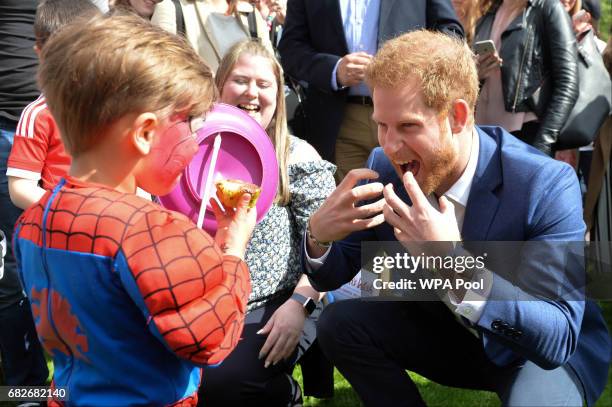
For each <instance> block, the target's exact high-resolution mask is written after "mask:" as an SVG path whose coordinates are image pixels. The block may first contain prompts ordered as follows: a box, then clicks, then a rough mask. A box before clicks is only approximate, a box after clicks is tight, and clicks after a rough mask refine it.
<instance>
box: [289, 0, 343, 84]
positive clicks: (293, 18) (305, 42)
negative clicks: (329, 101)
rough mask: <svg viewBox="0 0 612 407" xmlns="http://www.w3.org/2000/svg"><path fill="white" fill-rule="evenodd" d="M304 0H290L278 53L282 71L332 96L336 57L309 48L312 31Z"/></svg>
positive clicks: (313, 28)
mask: <svg viewBox="0 0 612 407" xmlns="http://www.w3.org/2000/svg"><path fill="white" fill-rule="evenodd" d="M305 1H306V0H289V1H288V3H287V16H286V17H285V27H284V29H283V35H282V37H281V40H280V43H279V44H278V51H279V53H280V56H281V63H282V65H283V68H284V69H285V71H286V72H287V73H288V74H289V75H290V76H292V77H293V78H295V79H298V80H301V81H306V82H308V84H309V85H311V86H315V87H316V88H318V89H320V90H322V91H325V92H332V91H333V89H332V87H331V77H332V72H333V70H334V67H335V66H336V63H337V62H338V60H339V59H340V58H341V56H339V55H334V54H328V53H323V52H318V51H317V50H315V48H314V47H313V45H312V37H311V35H312V30H316V29H317V27H311V26H310V24H309V21H308V16H307V11H306V7H305Z"/></svg>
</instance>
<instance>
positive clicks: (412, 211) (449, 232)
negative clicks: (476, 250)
mask: <svg viewBox="0 0 612 407" xmlns="http://www.w3.org/2000/svg"><path fill="white" fill-rule="evenodd" d="M402 181H403V182H404V187H405V188H406V191H407V192H408V196H409V197H410V200H411V201H412V206H408V205H407V204H405V203H404V202H403V201H402V200H401V199H400V198H399V197H398V196H397V195H396V194H395V191H393V185H392V184H388V185H387V186H385V188H384V193H383V194H384V197H385V201H386V204H385V205H384V208H383V214H384V216H385V220H386V221H387V223H389V224H390V225H391V226H393V232H394V233H395V237H396V238H397V240H398V241H399V242H400V243H402V245H403V246H404V247H405V248H406V249H408V251H409V252H411V253H418V252H421V251H422V250H423V247H422V246H421V243H426V242H431V241H442V242H458V241H460V240H461V234H460V232H459V227H458V226H457V218H456V217H455V206H454V205H453V204H452V203H451V202H450V201H449V200H448V199H446V197H444V196H443V197H441V198H440V199H439V201H438V202H439V204H440V211H438V210H436V209H435V208H434V207H433V206H431V204H430V203H429V201H428V200H427V198H426V197H425V195H423V192H422V191H421V187H419V184H418V183H417V182H416V180H415V179H414V175H412V173H411V172H410V171H408V172H406V173H405V174H404V177H403V179H402ZM428 249H431V248H428ZM436 249H438V250H440V251H445V252H450V250H452V247H451V246H449V247H448V248H436ZM425 251H427V250H425ZM426 254H439V253H426Z"/></svg>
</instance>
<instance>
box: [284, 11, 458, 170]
mask: <svg viewBox="0 0 612 407" xmlns="http://www.w3.org/2000/svg"><path fill="white" fill-rule="evenodd" d="M378 21H379V22H378V46H379V47H380V46H381V45H382V43H383V42H385V41H386V40H388V39H390V38H393V37H396V36H398V35H400V34H403V33H405V32H408V31H412V30H415V29H419V28H429V29H433V30H438V31H442V32H444V33H448V34H452V35H456V36H459V37H462V36H463V28H462V27H461V24H460V23H459V21H458V19H457V16H456V14H455V11H454V10H453V7H452V5H451V3H450V1H449V0H410V1H408V0H380V15H379V19H378ZM278 50H279V52H280V55H281V63H282V65H283V68H284V69H285V72H287V73H288V74H289V75H290V76H292V77H293V78H294V79H297V80H299V81H303V82H307V83H308V85H309V86H308V89H307V90H306V101H305V106H304V109H305V111H306V116H307V123H306V125H307V128H306V129H305V132H306V133H305V134H300V136H301V137H302V138H304V139H306V141H308V142H309V143H310V144H312V145H313V147H315V148H316V149H317V151H318V152H319V154H321V156H323V158H325V159H326V160H329V161H334V150H335V147H336V137H337V135H338V131H339V130H340V125H341V123H342V119H343V116H344V108H345V105H346V97H347V95H348V89H343V90H339V91H334V90H332V87H331V77H332V71H333V70H334V67H335V66H336V63H337V62H338V60H339V59H340V58H341V57H343V56H344V55H346V54H348V46H347V43H346V38H345V36H344V29H343V27H342V16H341V13H340V6H339V2H338V0H289V1H288V3H287V17H286V21H285V27H284V30H283V34H282V36H281V40H280V44H279V45H278Z"/></svg>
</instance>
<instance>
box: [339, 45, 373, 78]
mask: <svg viewBox="0 0 612 407" xmlns="http://www.w3.org/2000/svg"><path fill="white" fill-rule="evenodd" d="M370 62H372V55H370V54H368V53H366V52H354V53H352V54H347V55H345V56H343V57H342V58H341V59H340V63H339V64H338V69H337V70H336V80H337V81H338V84H339V85H340V86H355V85H359V84H360V83H361V82H363V79H364V78H365V70H366V68H367V67H368V65H369V64H370Z"/></svg>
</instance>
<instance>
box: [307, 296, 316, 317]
mask: <svg viewBox="0 0 612 407" xmlns="http://www.w3.org/2000/svg"><path fill="white" fill-rule="evenodd" d="M304 308H305V309H306V312H308V315H310V314H312V312H313V311H314V310H315V309H316V308H317V304H315V302H314V301H313V300H312V298H308V299H307V300H306V302H305V303H304Z"/></svg>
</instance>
